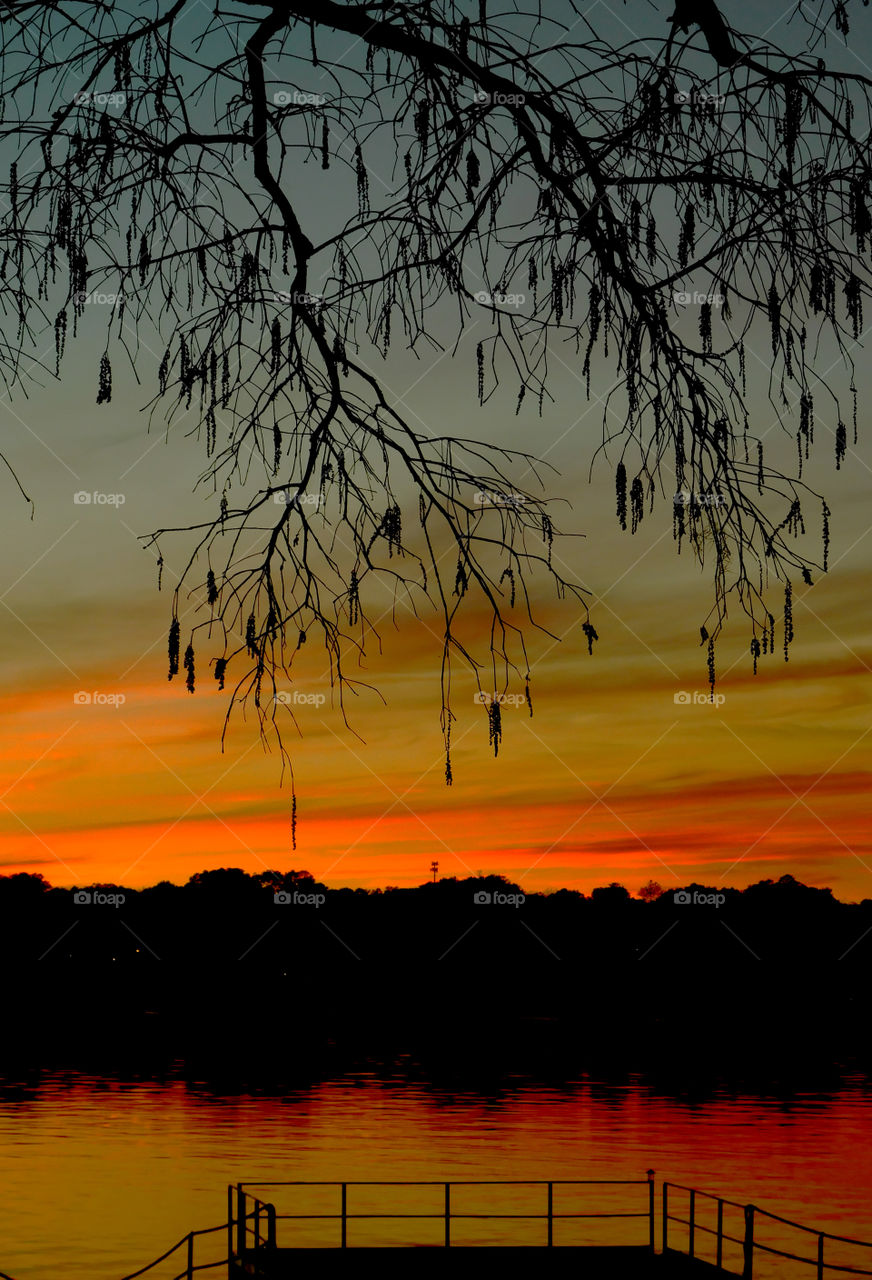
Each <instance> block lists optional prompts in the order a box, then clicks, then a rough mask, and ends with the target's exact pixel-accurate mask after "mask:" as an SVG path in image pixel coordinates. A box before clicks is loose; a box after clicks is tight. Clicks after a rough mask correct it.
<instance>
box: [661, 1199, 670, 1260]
mask: <svg viewBox="0 0 872 1280" xmlns="http://www.w3.org/2000/svg"><path fill="white" fill-rule="evenodd" d="M668 1233H669V1183H668V1182H664V1183H663V1232H662V1235H663V1239H662V1240H661V1242H660V1248H661V1249H662V1250H663V1252H664V1253H665V1252H666V1248H667V1245H666V1238H667V1235H668Z"/></svg>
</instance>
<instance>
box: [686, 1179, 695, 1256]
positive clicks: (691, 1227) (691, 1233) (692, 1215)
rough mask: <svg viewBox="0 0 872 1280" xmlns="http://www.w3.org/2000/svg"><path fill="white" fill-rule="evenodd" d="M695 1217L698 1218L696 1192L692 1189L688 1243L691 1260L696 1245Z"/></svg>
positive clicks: (688, 1253) (688, 1254)
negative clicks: (694, 1237)
mask: <svg viewBox="0 0 872 1280" xmlns="http://www.w3.org/2000/svg"><path fill="white" fill-rule="evenodd" d="M695 1216H696V1192H695V1191H694V1190H693V1189H691V1192H690V1213H689V1214H688V1217H689V1219H690V1221H689V1222H688V1224H687V1225H688V1229H689V1233H688V1241H687V1256H688V1257H689V1258H692V1257H693V1244H694V1241H693V1236H694V1231H695V1229H696V1223H695V1222H694V1218H695Z"/></svg>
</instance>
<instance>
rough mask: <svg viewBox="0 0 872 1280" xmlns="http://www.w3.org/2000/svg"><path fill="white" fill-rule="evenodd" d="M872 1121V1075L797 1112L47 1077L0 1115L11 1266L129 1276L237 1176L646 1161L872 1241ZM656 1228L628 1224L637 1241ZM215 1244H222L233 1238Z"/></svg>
mask: <svg viewBox="0 0 872 1280" xmlns="http://www.w3.org/2000/svg"><path fill="white" fill-rule="evenodd" d="M870 1117H872V1094H870V1090H869V1087H868V1084H867V1083H866V1082H865V1081H862V1080H860V1079H852V1080H849V1081H848V1082H847V1083H846V1084H845V1086H844V1087H843V1088H842V1089H841V1090H840V1091H839V1092H837V1093H833V1094H802V1095H794V1096H793V1097H792V1098H791V1099H790V1100H785V1099H776V1098H772V1099H760V1098H749V1097H733V1096H727V1095H726V1094H720V1095H716V1096H713V1097H711V1098H710V1099H708V1100H706V1101H704V1102H686V1101H678V1100H676V1099H674V1098H667V1097H663V1096H659V1095H657V1094H654V1093H652V1092H650V1091H649V1090H647V1089H645V1088H644V1087H643V1086H642V1085H641V1084H640V1083H638V1082H630V1083H629V1084H624V1085H609V1084H596V1083H591V1082H581V1083H580V1084H579V1085H577V1086H573V1087H571V1088H562V1089H543V1088H539V1087H536V1088H533V1087H528V1086H524V1085H522V1084H519V1086H518V1088H517V1089H515V1090H513V1091H511V1092H509V1093H506V1094H504V1095H502V1096H499V1097H490V1098H484V1097H482V1096H480V1095H473V1094H449V1093H446V1092H444V1091H434V1090H432V1089H426V1088H423V1087H421V1086H418V1085H411V1084H407V1083H403V1082H400V1081H385V1080H383V1079H377V1078H376V1077H375V1075H374V1074H372V1075H369V1074H362V1075H360V1076H357V1077H355V1078H353V1079H350V1080H349V1079H346V1080H344V1081H342V1082H339V1083H335V1082H333V1083H323V1084H318V1085H315V1086H314V1087H312V1088H311V1089H309V1090H306V1091H303V1092H299V1093H293V1094H289V1095H288V1096H286V1097H284V1098H266V1097H248V1096H246V1097H216V1096H214V1095H211V1094H209V1093H207V1092H205V1091H203V1090H199V1089H197V1088H191V1087H189V1086H186V1085H185V1084H183V1083H182V1082H180V1081H171V1082H168V1083H163V1084H157V1083H142V1082H139V1083H136V1084H126V1083H117V1082H106V1081H99V1080H95V1079H88V1078H83V1077H80V1076H69V1077H66V1076H65V1077H61V1076H54V1077H47V1078H46V1079H45V1080H44V1083H43V1084H42V1085H41V1086H40V1087H39V1088H38V1089H35V1090H32V1091H29V1092H26V1093H24V1094H18V1095H17V1096H16V1095H9V1096H8V1097H4V1098H3V1099H2V1102H0V1147H2V1149H3V1150H4V1151H5V1153H6V1156H5V1159H4V1164H5V1165H6V1172H7V1178H6V1185H7V1187H8V1188H9V1189H10V1190H9V1192H8V1193H7V1197H6V1209H7V1213H6V1222H5V1224H4V1228H3V1233H2V1240H3V1256H2V1257H0V1269H2V1270H6V1271H9V1272H11V1273H12V1274H13V1275H15V1276H16V1277H17V1278H18V1280H49V1277H55V1276H59V1275H63V1276H65V1277H68V1280H117V1278H118V1277H119V1276H121V1275H123V1274H125V1272H126V1271H130V1270H133V1269H135V1268H136V1267H138V1266H141V1265H144V1264H145V1263H146V1262H149V1261H150V1260H151V1259H152V1258H153V1257H156V1256H157V1255H158V1254H159V1253H161V1252H163V1250H164V1249H165V1248H167V1247H168V1246H169V1245H170V1244H171V1243H173V1242H174V1241H175V1240H176V1239H178V1238H180V1237H181V1236H183V1235H184V1234H185V1233H186V1232H187V1231H189V1230H190V1229H191V1228H193V1227H207V1226H213V1225H216V1224H217V1223H219V1222H221V1221H223V1220H224V1217H225V1212H224V1211H225V1189H226V1184H227V1183H228V1182H231V1181H232V1182H236V1181H252V1182H254V1181H263V1182H270V1181H281V1180H286V1179H313V1180H314V1179H323V1180H341V1179H348V1180H355V1179H360V1180H366V1179H435V1180H442V1179H464V1178H485V1179H487V1178H496V1179H500V1178H502V1179H512V1178H513V1179H523V1178H529V1179H547V1178H552V1179H584V1178H633V1179H635V1178H644V1176H645V1169H646V1168H648V1167H649V1166H650V1167H653V1168H654V1169H655V1170H656V1171H657V1177H658V1183H659V1181H660V1180H661V1179H663V1178H668V1179H670V1180H671V1181H675V1182H682V1183H686V1184H688V1185H692V1186H698V1187H702V1188H709V1189H712V1190H715V1191H717V1192H718V1193H719V1194H721V1195H723V1196H725V1197H727V1198H729V1199H733V1200H736V1201H740V1202H742V1203H745V1202H747V1201H753V1202H755V1203H756V1204H758V1205H761V1206H764V1207H766V1208H769V1209H771V1210H772V1211H774V1212H776V1213H779V1214H782V1215H783V1216H785V1217H787V1218H793V1219H797V1220H799V1221H800V1222H807V1223H809V1224H810V1225H814V1226H817V1227H819V1228H823V1229H826V1230H830V1231H834V1232H836V1233H839V1234H844V1235H850V1236H860V1237H862V1238H865V1239H868V1238H870V1235H872V1230H870V1225H869V1205H870V1203H872V1161H870V1160H869V1157H868V1146H869V1141H868V1140H869V1134H870ZM642 1191H643V1189H642V1188H639V1189H637V1190H636V1192H635V1194H636V1199H637V1200H641V1199H642ZM531 1195H533V1196H534V1198H535V1193H530V1192H529V1191H524V1190H519V1191H518V1192H517V1193H512V1196H513V1197H514V1199H512V1198H511V1197H510V1198H509V1199H508V1200H507V1201H506V1205H507V1207H514V1208H517V1207H518V1206H519V1205H521V1206H523V1205H526V1204H527V1203H528V1201H529V1202H530V1203H531V1204H532V1200H531V1199H530V1197H531ZM519 1197H520V1198H519ZM524 1197H526V1198H524ZM516 1201H517V1204H516V1203H515V1202H516ZM676 1203H677V1202H676ZM426 1207H427V1208H428V1209H429V1205H428V1206H426ZM569 1207H571V1206H569ZM595 1207H599V1205H597V1206H595ZM633 1207H634V1208H635V1207H636V1201H635V1200H634V1204H633ZM677 1211H679V1209H678V1206H677ZM680 1211H681V1212H683V1211H684V1207H681V1208H680ZM705 1212H706V1211H705V1210H703V1214H702V1220H703V1221H707V1219H706V1218H705V1217H704V1214H705ZM735 1226H736V1222H735V1221H734V1220H731V1221H730V1224H729V1229H732V1228H733V1227H735ZM643 1228H644V1223H640V1224H632V1225H628V1227H627V1231H628V1232H630V1231H632V1232H633V1235H632V1240H633V1241H634V1242H635V1240H636V1238H637V1236H640V1235H641V1233H642V1231H643ZM531 1230H533V1231H541V1223H534V1224H532V1227H531ZM627 1238H628V1239H629V1238H630V1237H629V1235H628V1236H627ZM772 1238H773V1239H774V1238H775V1237H772ZM676 1239H678V1229H676ZM214 1240H215V1241H216V1247H217V1248H218V1249H219V1250H220V1247H221V1244H222V1243H223V1237H221V1236H220V1235H218V1236H216V1237H214ZM530 1242H532V1236H531V1237H530ZM813 1245H814V1239H813V1238H811V1237H810V1238H809V1247H810V1248H811V1246H813ZM811 1251H812V1252H813V1249H811ZM834 1260H835V1256H834ZM851 1260H852V1261H854V1262H855V1264H856V1262H857V1261H858V1260H857V1259H856V1258H854V1259H851ZM865 1265H866V1266H869V1265H870V1263H869V1261H868V1259H867V1261H866V1262H865ZM180 1269H181V1267H180V1266H179V1265H177V1266H176V1267H175V1271H173V1270H172V1269H170V1270H168V1271H167V1273H166V1274H167V1276H169V1275H173V1274H175V1273H176V1272H177V1271H178V1270H180ZM807 1270H808V1269H807V1268H804V1269H802V1271H800V1272H799V1273H798V1274H803V1273H804V1272H807ZM154 1274H155V1277H156V1280H163V1276H162V1273H154ZM755 1274H759V1275H761V1276H763V1277H764V1278H765V1277H766V1276H767V1275H772V1276H775V1275H785V1276H786V1275H788V1274H789V1272H788V1271H787V1270H786V1269H784V1267H780V1268H778V1269H773V1268H771V1267H762V1268H760V1269H759V1271H758V1270H757V1269H755Z"/></svg>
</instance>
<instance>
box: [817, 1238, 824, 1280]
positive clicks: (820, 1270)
mask: <svg viewBox="0 0 872 1280" xmlns="http://www.w3.org/2000/svg"><path fill="white" fill-rule="evenodd" d="M817 1280H824V1237H823V1233H821V1235H819V1236H818V1256H817Z"/></svg>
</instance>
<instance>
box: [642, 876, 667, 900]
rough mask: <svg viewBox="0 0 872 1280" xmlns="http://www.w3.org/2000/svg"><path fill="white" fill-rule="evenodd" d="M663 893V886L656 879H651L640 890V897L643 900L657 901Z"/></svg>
mask: <svg viewBox="0 0 872 1280" xmlns="http://www.w3.org/2000/svg"><path fill="white" fill-rule="evenodd" d="M662 893H663V886H662V885H660V884H658V883H657V881H656V880H649V881H648V883H647V884H643V885H642V888H641V889H640V890H639V897H640V898H641V899H642V901H643V902H656V901H657V899H658V898H659V897H660V895H661V894H662Z"/></svg>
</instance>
